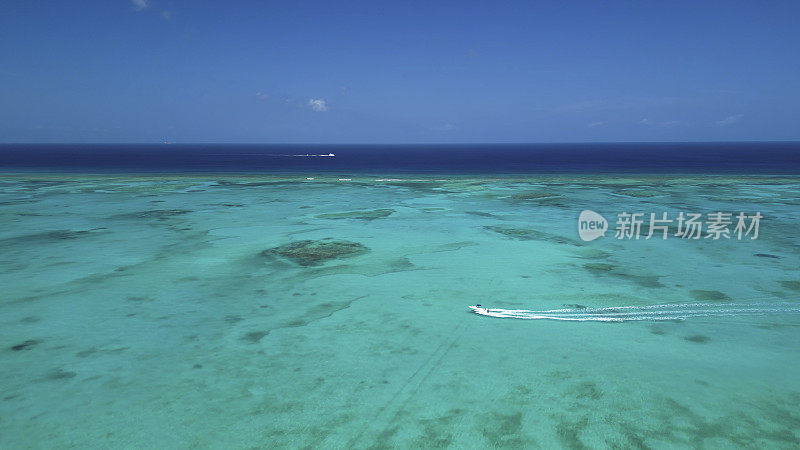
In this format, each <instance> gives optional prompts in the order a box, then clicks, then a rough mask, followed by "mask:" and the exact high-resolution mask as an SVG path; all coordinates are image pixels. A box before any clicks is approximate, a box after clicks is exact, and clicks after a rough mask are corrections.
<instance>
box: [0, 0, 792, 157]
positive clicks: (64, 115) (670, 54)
mask: <svg viewBox="0 0 800 450" xmlns="http://www.w3.org/2000/svg"><path fill="white" fill-rule="evenodd" d="M798 18H800V2H797V1H735V0H728V1H724V2H723V1H719V2H717V1H690V2H689V1H687V2H683V1H668V2H664V1H661V2H655V1H652V2H651V1H644V0H640V1H628V2H614V1H612V2H601V1H553V2H545V1H527V2H488V1H482V2H473V1H461V2H438V1H424V2H411V1H404V2H382V1H377V0H373V1H368V2H361V1H349V2H334V1H328V2H320V1H282V2H263V1H252V2H250V1H233V2H220V1H178V0H135V1H131V0H102V1H76V2H43V1H35V0H30V1H22V0H9V1H5V2H3V3H1V4H0V142H163V141H165V140H166V141H171V142H242V143H439V142H441V143H445V142H464V143H472V142H591V141H706V140H717V141H741V140H798V139H800V56H798V55H800V25H798V23H800V22H798Z"/></svg>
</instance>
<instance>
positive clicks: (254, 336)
mask: <svg viewBox="0 0 800 450" xmlns="http://www.w3.org/2000/svg"><path fill="white" fill-rule="evenodd" d="M268 334H269V330H267V331H251V332H249V333H246V334H245V335H244V336H242V340H243V341H247V342H250V343H251V344H255V343H257V342H258V341H260V340H261V339H262V338H263V337H264V336H266V335H268Z"/></svg>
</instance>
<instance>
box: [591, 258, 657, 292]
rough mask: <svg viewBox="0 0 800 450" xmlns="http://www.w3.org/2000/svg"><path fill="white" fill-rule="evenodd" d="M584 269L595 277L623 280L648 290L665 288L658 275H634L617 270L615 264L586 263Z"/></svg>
mask: <svg viewBox="0 0 800 450" xmlns="http://www.w3.org/2000/svg"><path fill="white" fill-rule="evenodd" d="M583 268H584V269H585V270H587V271H589V272H590V273H592V274H593V275H599V276H612V277H616V278H621V279H623V280H627V281H630V282H633V283H636V284H638V285H639V286H642V287H646V288H659V287H664V285H663V284H662V283H661V282H660V281H658V280H659V278H660V277H659V276H657V275H634V274H630V273H627V272H621V271H619V270H617V266H615V265H613V264H607V263H585V264H584V265H583Z"/></svg>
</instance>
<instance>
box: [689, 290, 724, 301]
mask: <svg viewBox="0 0 800 450" xmlns="http://www.w3.org/2000/svg"><path fill="white" fill-rule="evenodd" d="M689 294H690V295H691V296H692V298H693V299H695V300H698V301H701V302H729V301H731V298H730V297H729V296H728V295H727V294H725V293H724V292H720V291H707V290H704V289H692V290H691V291H690V292H689Z"/></svg>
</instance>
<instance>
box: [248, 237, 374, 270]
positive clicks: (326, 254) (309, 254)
mask: <svg viewBox="0 0 800 450" xmlns="http://www.w3.org/2000/svg"><path fill="white" fill-rule="evenodd" d="M367 252H369V249H368V248H367V247H366V246H364V245H363V244H360V243H358V242H350V241H334V240H328V239H322V240H318V241H312V240H303V241H295V242H290V243H288V244H284V245H281V246H278V247H274V248H271V249H268V250H264V251H263V252H261V255H262V256H272V255H277V256H281V257H283V258H286V259H288V260H290V261H292V262H294V263H297V264H299V265H301V266H319V265H321V264H323V263H325V262H326V261H330V260H332V259H339V258H350V257H353V256H358V255H363V254H365V253H367Z"/></svg>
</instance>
